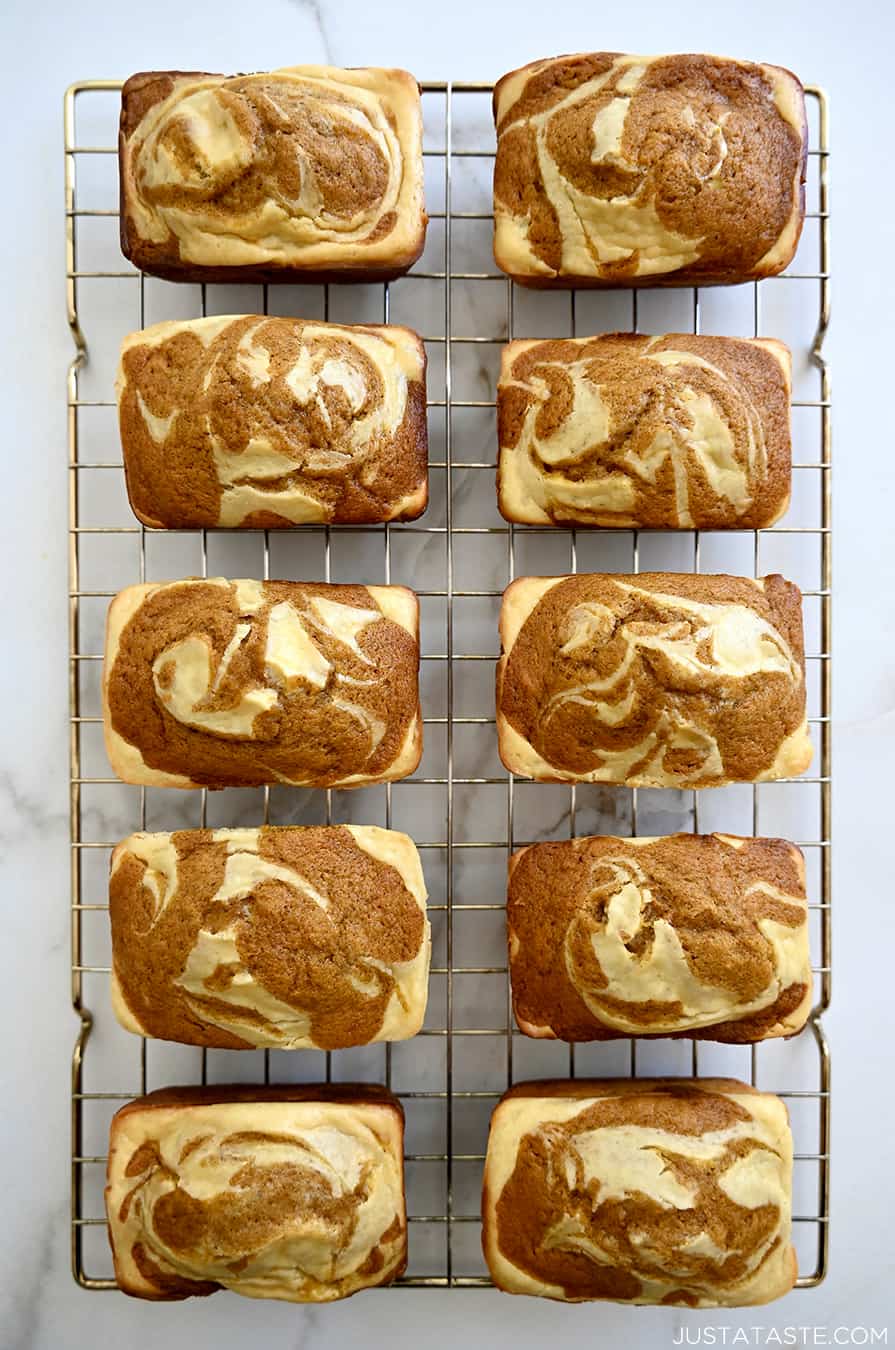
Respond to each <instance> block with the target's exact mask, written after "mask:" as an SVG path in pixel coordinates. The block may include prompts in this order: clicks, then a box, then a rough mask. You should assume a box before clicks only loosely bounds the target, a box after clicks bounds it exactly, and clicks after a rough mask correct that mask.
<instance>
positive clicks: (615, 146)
mask: <svg viewBox="0 0 895 1350" xmlns="http://www.w3.org/2000/svg"><path fill="white" fill-rule="evenodd" d="M494 118H495V122H496V124H497V160H496V163H495V167H494V256H495V259H496V261H497V265H498V267H500V268H502V270H503V271H504V272H506V273H508V274H509V275H510V276H511V277H512V278H513V279H514V280H515V281H519V282H522V283H523V284H524V285H530V286H570V285H574V286H631V285H638V284H646V285H657V284H662V283H666V284H672V285H683V284H688V283H695V284H701V283H706V282H726V283H733V282H742V281H751V280H753V279H757V278H759V277H767V276H773V275H775V274H776V273H778V272H781V271H782V270H783V269H784V268H785V267H786V266H787V264H788V263H789V262H790V260H791V259H792V257H793V255H794V253H795V251H796V245H797V244H798V241H799V234H800V233H801V229H802V219H803V216H804V211H805V189H804V182H805V158H806V154H807V129H806V122H805V100H804V94H803V90H802V86H801V84H800V83H799V81H798V80H797V79H796V77H795V76H794V75H792V74H791V73H790V72H789V71H788V70H782V69H781V68H780V67H779V66H766V65H755V64H753V63H752V62H748V61H731V60H726V59H724V58H722V57H718V56H703V55H683V56H652V57H650V56H623V55H619V54H618V53H616V52H596V53H594V54H589V55H582V56H558V57H554V58H553V59H550V60H545V61H535V62H534V63H533V64H531V65H528V66H523V67H522V69H521V70H515V71H513V72H512V73H511V74H509V75H505V76H504V77H503V79H502V80H500V81H498V84H497V86H496V88H495V90H494Z"/></svg>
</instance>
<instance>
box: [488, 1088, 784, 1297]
mask: <svg viewBox="0 0 895 1350" xmlns="http://www.w3.org/2000/svg"><path fill="white" fill-rule="evenodd" d="M482 1219H483V1228H482V1245H483V1247H484V1251H485V1259H486V1260H487V1263H488V1266H489V1269H490V1271H491V1275H492V1277H493V1279H494V1283H495V1284H496V1285H497V1286H498V1287H499V1288H500V1289H503V1290H505V1291H506V1292H507V1293H510V1294H537V1295H540V1296H542V1297H545V1298H555V1299H560V1300H563V1301H566V1302H578V1301H582V1300H587V1299H612V1300H614V1301H616V1302H619V1303H661V1304H666V1305H668V1304H671V1305H680V1306H682V1307H687V1308H739V1307H749V1306H751V1305H753V1304H759V1303H769V1302H770V1301H771V1300H772V1299H775V1298H780V1297H781V1296H782V1295H783V1294H787V1293H788V1292H789V1291H790V1289H791V1288H792V1287H793V1285H794V1284H795V1281H796V1275H797V1266H796V1254H795V1250H794V1249H793V1246H792V1241H791V1227H792V1134H791V1133H790V1128H789V1120H788V1117H787V1114H786V1107H785V1106H784V1105H783V1103H782V1101H780V1099H779V1098H778V1097H773V1096H771V1095H769V1094H768V1093H764V1092H757V1091H756V1090H755V1089H754V1088H751V1087H747V1086H746V1084H745V1083H738V1082H736V1081H735V1080H734V1079H726V1078H702V1079H692V1080H691V1079H686V1078H680V1079H674V1078H666V1079H660V1080H650V1079H640V1080H636V1079H634V1080H631V1079H617V1080H608V1081H602V1082H601V1081H599V1080H591V1081H588V1080H587V1079H578V1080H575V1081H551V1082H543V1083H520V1084H519V1085H518V1086H516V1087H514V1088H512V1089H511V1090H510V1091H509V1092H508V1093H507V1094H506V1095H505V1096H504V1097H503V1098H502V1100H501V1102H500V1103H499V1105H498V1106H497V1109H496V1110H495V1112H494V1115H493V1116H492V1117H491V1132H490V1136H489V1139H488V1153H487V1158H486V1160H485V1178H484V1189H483V1195H482Z"/></svg>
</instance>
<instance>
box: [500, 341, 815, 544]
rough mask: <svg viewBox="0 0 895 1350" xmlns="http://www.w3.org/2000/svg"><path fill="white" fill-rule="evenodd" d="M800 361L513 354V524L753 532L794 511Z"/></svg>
mask: <svg viewBox="0 0 895 1350" xmlns="http://www.w3.org/2000/svg"><path fill="white" fill-rule="evenodd" d="M790 365H791V357H790V353H789V350H788V348H786V347H785V346H784V345H783V343H782V342H777V341H775V340H774V339H771V338H758V339H740V338H724V337H706V336H694V335H692V334H684V333H669V334H666V335H665V336H663V337H642V336H640V335H637V334H634V333H607V334H604V335H603V336H601V337H592V338H550V339H548V340H546V341H540V340H536V341H522V342H511V343H510V344H509V345H508V346H506V347H504V349H503V352H502V355H501V367H500V380H499V382H498V386H497V423H498V439H499V444H500V459H499V465H498V474H497V487H498V501H499V505H500V510H501V512H502V514H503V515H504V516H505V517H506V518H507V519H508V520H513V521H518V522H520V523H522V524H524V525H601V526H620V527H631V526H635V527H641V528H646V529H666V530H667V529H672V530H674V529H709V530H717V529H724V528H725V527H729V528H736V529H754V528H759V527H763V526H767V525H772V524H773V523H774V521H775V520H778V519H779V518H780V516H782V515H783V513H784V511H785V510H786V508H787V506H788V504H789V494H790V478H791V467H792V450H791V440H790V429H789V416H790V414H789V396H790Z"/></svg>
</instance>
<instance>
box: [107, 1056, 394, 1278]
mask: <svg viewBox="0 0 895 1350" xmlns="http://www.w3.org/2000/svg"><path fill="white" fill-rule="evenodd" d="M403 1138H404V1117H403V1112H402V1110H401V1107H400V1104H399V1103H398V1100H397V1098H395V1097H393V1096H392V1094H391V1093H390V1092H386V1090H385V1089H384V1088H380V1087H376V1086H374V1085H373V1084H368V1083H364V1084H351V1083H340V1084H326V1085H324V1084H314V1085H312V1086H310V1087H304V1086H297V1085H296V1086H290V1087H214V1088H188V1087H184V1088H165V1089H163V1090H162V1091H160V1092H151V1093H150V1094H149V1096H148V1097H139V1098H138V1099H137V1100H136V1101H133V1102H130V1103H129V1104H128V1105H127V1106H125V1107H122V1109H121V1110H120V1111H118V1112H117V1113H116V1115H115V1116H114V1117H113V1118H112V1129H111V1135H110V1139H109V1164H108V1172H107V1183H106V1212H107V1215H108V1219H109V1240H110V1242H111V1244H112V1254H113V1257H114V1261H115V1278H116V1279H117V1281H118V1287H119V1288H120V1289H121V1290H122V1291H123V1292H124V1293H125V1294H133V1295H134V1296H135V1297H137V1298H148V1299H183V1298H189V1297H190V1296H191V1295H193V1294H213V1293H215V1292H216V1291H217V1290H218V1289H230V1290H232V1292H233V1293H234V1294H246V1295H247V1296H248V1297H249V1298H279V1299H286V1300H288V1301H290V1302H292V1303H328V1302H331V1301H332V1300H334V1299H339V1298H345V1297H347V1296H348V1295H349V1294H354V1293H357V1291H358V1290H359V1289H369V1288H371V1287H372V1286H373V1285H378V1284H388V1283H389V1282H390V1281H391V1280H393V1279H395V1277H396V1276H398V1275H400V1274H401V1272H402V1270H403V1269H404V1265H405V1262H406V1259H407V1220H406V1215H405V1207H404V1170H403Z"/></svg>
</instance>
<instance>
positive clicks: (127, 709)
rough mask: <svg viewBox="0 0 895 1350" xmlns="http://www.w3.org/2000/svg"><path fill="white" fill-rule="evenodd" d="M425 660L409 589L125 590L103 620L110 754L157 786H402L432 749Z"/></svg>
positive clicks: (236, 585)
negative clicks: (423, 703) (426, 721)
mask: <svg viewBox="0 0 895 1350" xmlns="http://www.w3.org/2000/svg"><path fill="white" fill-rule="evenodd" d="M418 671H419V602H418V601H417V598H416V596H415V595H414V593H413V592H412V591H408V590H406V589H405V588H404V587H403V586H331V585H327V584H325V583H323V582H305V581H301V582H298V581H227V580H225V579H224V578H223V577H212V578H209V579H207V580H204V579H195V578H194V579H191V580H186V581H168V582H152V583H148V584H144V585H140V586H128V587H127V589H126V590H123V591H121V592H120V593H119V594H118V595H116V597H115V599H114V600H113V601H112V603H111V605H110V606H109V617H108V621H107V624H106V654H105V667H104V671H103V720H104V724H105V735H106V750H107V752H108V755H109V759H110V761H111V764H112V768H113V769H114V770H115V773H116V774H117V775H118V777H119V778H121V779H123V781H124V782H125V783H145V784H147V785H151V786H153V787H181V788H190V787H211V788H214V787H258V786H261V785H262V784H264V783H290V784H293V785H297V786H305V787H359V786H362V785H363V784H365V783H380V782H391V781H393V780H394V779H396V778H404V777H406V775H407V774H409V773H413V771H414V769H415V768H416V766H417V765H418V763H419V760H420V755H421V753H422V721H421V717H420V706H419V693H418V678H417V677H418Z"/></svg>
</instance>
